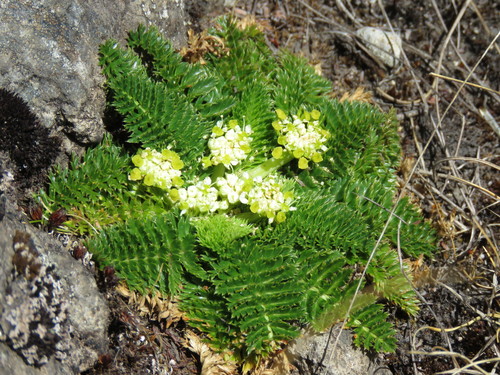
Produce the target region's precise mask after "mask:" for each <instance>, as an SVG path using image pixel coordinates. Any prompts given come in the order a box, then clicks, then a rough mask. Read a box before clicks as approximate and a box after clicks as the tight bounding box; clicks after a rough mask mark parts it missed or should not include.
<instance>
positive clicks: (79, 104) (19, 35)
mask: <svg viewBox="0 0 500 375" xmlns="http://www.w3.org/2000/svg"><path fill="white" fill-rule="evenodd" d="M184 19H185V17H184V2H183V0H175V1H174V0H158V1H155V0H141V1H135V0H121V1H106V0H70V1H68V0H2V1H1V2H0V87H4V88H6V89H8V90H10V91H13V92H15V93H17V94H19V95H20V96H21V97H22V98H23V99H24V100H25V101H27V102H28V103H29V105H30V106H31V107H32V109H33V111H34V112H35V114H36V115H37V116H38V117H39V118H40V120H41V122H42V124H43V125H44V126H46V127H47V128H50V129H51V130H53V133H54V134H58V135H62V134H64V135H66V137H62V139H63V149H65V150H66V151H67V152H71V151H75V150H76V151H78V150H79V149H78V147H75V143H76V144H78V145H80V146H81V145H88V144H92V143H96V142H98V141H100V139H101V138H102V136H103V132H104V126H103V123H102V119H101V118H102V114H103V109H104V106H105V94H104V91H103V89H102V86H103V77H102V76H101V74H100V68H99V67H98V48H99V45H100V44H101V43H102V42H104V41H105V40H106V39H109V38H115V39H118V40H120V39H123V38H125V36H126V33H127V31H129V30H132V29H135V28H137V26H138V25H139V24H140V23H142V24H146V25H151V24H154V25H156V26H157V27H158V28H159V29H160V30H161V31H162V32H164V33H165V35H166V36H167V37H169V38H171V39H172V40H173V42H174V44H176V45H180V44H182V43H184V41H185V25H184Z"/></svg>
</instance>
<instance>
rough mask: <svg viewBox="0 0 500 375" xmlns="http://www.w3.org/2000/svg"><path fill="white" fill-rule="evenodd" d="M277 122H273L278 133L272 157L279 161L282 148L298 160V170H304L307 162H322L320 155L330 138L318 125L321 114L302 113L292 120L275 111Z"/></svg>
mask: <svg viewBox="0 0 500 375" xmlns="http://www.w3.org/2000/svg"><path fill="white" fill-rule="evenodd" d="M276 114H277V115H278V120H276V121H274V122H273V127H274V129H275V130H276V131H277V132H278V134H279V136H278V143H279V144H280V145H282V146H283V147H277V148H275V149H274V151H273V157H275V158H276V159H279V158H280V157H281V156H282V154H283V148H284V149H285V150H286V151H289V152H291V153H292V154H293V156H294V157H295V158H296V159H299V168H301V169H306V168H307V167H308V161H309V160H312V161H313V162H315V163H319V162H320V161H321V160H323V157H322V155H321V154H322V153H323V152H325V151H326V150H327V147H326V146H325V143H326V141H327V139H328V138H329V136H330V133H328V131H327V130H325V129H323V128H322V127H321V125H320V121H319V119H320V117H321V113H320V112H319V111H318V110H313V111H311V112H307V111H303V112H302V113H301V114H300V115H293V116H292V119H291V120H290V118H289V117H288V116H287V115H286V114H285V112H283V111H282V110H281V109H278V110H276Z"/></svg>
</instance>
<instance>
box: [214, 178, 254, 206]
mask: <svg viewBox="0 0 500 375" xmlns="http://www.w3.org/2000/svg"><path fill="white" fill-rule="evenodd" d="M247 180H248V173H243V175H242V176H241V177H238V176H237V175H236V174H234V173H228V174H226V175H225V177H219V178H217V181H216V185H217V187H218V188H219V193H220V195H222V196H223V197H226V198H227V201H228V202H229V203H231V204H235V203H237V202H241V203H244V204H246V203H248V199H247V192H246V191H245V186H246V185H247V182H246V181H247Z"/></svg>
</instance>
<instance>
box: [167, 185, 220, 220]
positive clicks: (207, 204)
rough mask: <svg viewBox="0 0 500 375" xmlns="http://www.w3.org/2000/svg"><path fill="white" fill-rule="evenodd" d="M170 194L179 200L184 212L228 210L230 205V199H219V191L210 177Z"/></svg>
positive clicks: (196, 212) (197, 212) (203, 212)
mask: <svg viewBox="0 0 500 375" xmlns="http://www.w3.org/2000/svg"><path fill="white" fill-rule="evenodd" d="M170 196H171V198H173V200H174V201H176V200H178V201H179V208H180V209H181V210H182V213H185V212H186V211H190V212H192V213H195V214H199V213H201V214H205V213H209V212H215V211H218V210H226V209H227V208H228V207H229V204H228V201H226V200H219V191H218V190H217V189H216V188H215V187H214V186H213V184H212V179H211V178H210V177H206V178H205V179H204V180H202V181H199V182H198V183H196V184H194V185H191V186H189V187H188V188H182V189H178V190H172V192H171V194H170Z"/></svg>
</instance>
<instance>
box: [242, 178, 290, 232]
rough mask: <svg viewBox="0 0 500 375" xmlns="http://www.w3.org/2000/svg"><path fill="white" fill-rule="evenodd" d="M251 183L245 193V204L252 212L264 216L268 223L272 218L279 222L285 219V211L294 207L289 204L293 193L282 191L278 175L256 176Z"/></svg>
mask: <svg viewBox="0 0 500 375" xmlns="http://www.w3.org/2000/svg"><path fill="white" fill-rule="evenodd" d="M253 183H254V184H253V187H252V189H251V190H250V191H249V192H248V195H247V198H248V203H247V204H248V205H249V206H250V211H252V212H253V213H256V214H259V215H261V216H266V217H267V218H268V219H269V222H270V223H272V222H273V221H274V220H276V222H278V223H281V222H283V221H284V220H285V219H286V215H285V213H286V212H288V211H294V210H295V209H296V208H295V207H292V206H291V204H292V200H293V193H292V192H291V191H287V192H283V183H282V182H281V181H280V180H279V179H278V176H276V175H269V176H267V177H266V178H264V179H263V178H262V177H256V178H255V179H254V181H253Z"/></svg>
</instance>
